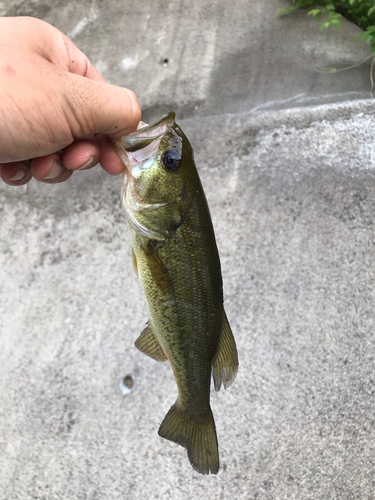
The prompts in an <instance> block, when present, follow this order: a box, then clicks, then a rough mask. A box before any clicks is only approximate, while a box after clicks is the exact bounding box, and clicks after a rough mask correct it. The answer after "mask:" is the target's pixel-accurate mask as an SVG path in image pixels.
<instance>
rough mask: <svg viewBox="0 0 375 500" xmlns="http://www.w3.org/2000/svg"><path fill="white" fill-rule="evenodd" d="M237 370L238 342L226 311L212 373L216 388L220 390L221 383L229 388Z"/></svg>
mask: <svg viewBox="0 0 375 500" xmlns="http://www.w3.org/2000/svg"><path fill="white" fill-rule="evenodd" d="M237 370H238V354H237V348H236V342H235V340H234V337H233V333H232V330H231V329H230V326H229V323H228V319H227V315H226V314H225V311H224V319H223V326H222V329H221V333H220V339H219V345H218V348H217V351H216V354H215V356H214V359H213V360H212V375H213V377H214V385H215V390H216V391H219V390H220V387H221V384H223V385H224V388H225V389H227V388H228V387H229V386H230V385H231V383H232V382H233V380H234V379H235V378H236V375H237Z"/></svg>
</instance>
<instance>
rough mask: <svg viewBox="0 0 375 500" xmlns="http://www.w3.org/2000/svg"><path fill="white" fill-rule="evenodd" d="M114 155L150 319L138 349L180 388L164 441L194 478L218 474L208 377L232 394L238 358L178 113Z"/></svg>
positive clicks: (212, 243) (163, 430)
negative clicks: (165, 368)
mask: <svg viewBox="0 0 375 500" xmlns="http://www.w3.org/2000/svg"><path fill="white" fill-rule="evenodd" d="M117 149H118V151H119V153H120V155H121V157H122V159H123V161H124V163H125V165H126V171H125V174H124V183H123V203H124V207H125V212H126V216H127V219H128V223H129V229H130V234H131V239H132V247H133V262H134V265H135V268H136V271H137V273H138V277H139V279H140V282H141V285H142V288H143V291H144V294H145V297H146V300H147V305H148V309H149V313H150V321H149V322H148V325H147V327H146V328H145V329H144V330H143V332H142V333H141V335H140V336H139V338H138V339H137V341H136V343H135V345H136V346H137V347H138V349H140V350H141V351H142V352H144V353H146V354H148V355H149V356H151V357H152V358H154V359H156V360H158V361H165V360H169V361H170V363H171V366H172V369H173V373H174V376H175V379H176V382H177V387H178V398H177V401H176V403H175V404H174V405H173V406H172V407H171V409H170V410H169V412H168V414H167V415H166V417H165V419H164V421H163V422H162V424H161V426H160V429H159V435H160V436H162V437H164V438H166V439H169V440H171V441H174V442H176V443H178V444H180V445H182V446H184V447H185V448H187V451H188V456H189V459H190V461H191V463H192V466H193V467H194V468H195V469H196V470H197V471H198V472H200V473H202V474H208V473H217V472H218V470H219V453H218V444H217V437H216V430H215V423H214V419H213V416H212V411H211V407H210V385H211V373H212V374H213V378H214V384H215V389H216V390H219V389H220V386H221V385H222V384H223V385H224V387H225V388H226V387H228V386H229V385H230V384H231V383H232V381H233V380H234V378H235V376H236V373H237V368H238V357H237V350H236V345H235V341H234V338H233V335H232V332H231V329H230V326H229V323H228V320H227V318H226V314H225V311H224V307H223V287H222V277H221V269H220V260H219V254H218V250H217V246H216V241H215V235H214V230H213V226H212V222H211V217H210V213H209V209H208V205H207V201H206V197H205V195H204V191H203V188H202V185H201V182H200V179H199V175H198V172H197V170H196V167H195V164H194V159H193V150H192V148H191V146H190V143H189V141H188V139H187V138H186V136H185V135H184V133H183V132H182V130H181V129H180V128H179V126H178V125H177V124H176V123H175V120H174V113H169V114H168V115H165V116H164V117H162V119H161V120H159V121H158V122H156V123H155V124H153V125H150V126H147V127H144V128H141V129H140V130H138V131H137V132H135V133H133V134H131V135H130V136H127V137H125V138H123V139H122V141H121V142H120V143H117Z"/></svg>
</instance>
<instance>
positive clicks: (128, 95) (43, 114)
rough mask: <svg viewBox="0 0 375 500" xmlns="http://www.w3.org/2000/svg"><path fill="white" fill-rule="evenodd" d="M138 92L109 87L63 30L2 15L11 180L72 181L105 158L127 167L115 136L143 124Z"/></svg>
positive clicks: (3, 102)
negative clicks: (72, 178)
mask: <svg viewBox="0 0 375 500" xmlns="http://www.w3.org/2000/svg"><path fill="white" fill-rule="evenodd" d="M140 118H141V110H140V107H139V104H138V101H137V98H136V96H135V94H134V93H133V92H132V91H131V90H128V89H125V88H122V87H117V86H114V85H109V84H108V83H107V82H106V81H105V80H104V78H103V77H102V76H101V75H100V74H99V73H98V71H97V70H96V69H95V68H94V66H93V65H92V64H91V63H90V61H89V60H88V58H87V57H86V56H85V55H84V54H83V53H82V52H81V51H80V50H79V49H78V48H77V47H76V46H75V45H74V44H73V43H72V42H71V41H70V40H69V39H68V38H67V37H66V36H65V35H64V34H63V33H61V32H60V31H59V30H58V29H56V28H54V27H53V26H51V25H49V24H48V23H45V22H44V21H41V20H39V19H34V18H30V17H18V18H10V17H3V18H1V17H0V172H1V179H2V180H3V181H4V182H5V183H6V184H9V185H11V186H20V185H22V184H26V183H27V182H29V181H30V179H31V178H32V177H34V178H35V179H36V180H37V181H41V182H45V183H58V182H63V181H66V180H67V179H68V178H69V177H70V176H71V175H72V174H73V172H74V171H75V170H82V169H87V168H91V167H93V166H95V165H97V164H98V163H99V162H100V164H101V166H102V167H103V169H104V170H105V171H106V172H108V173H109V174H112V175H117V174H119V173H121V172H122V171H123V169H124V168H125V167H124V164H123V163H122V161H121V159H120V158H119V156H118V155H117V153H116V151H115V149H114V147H113V145H112V140H116V139H119V138H120V137H122V136H124V135H127V134H129V133H131V132H133V131H134V130H136V128H137V125H138V124H139V121H140Z"/></svg>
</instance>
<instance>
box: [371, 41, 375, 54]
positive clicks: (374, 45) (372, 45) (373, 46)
mask: <svg viewBox="0 0 375 500" xmlns="http://www.w3.org/2000/svg"><path fill="white" fill-rule="evenodd" d="M371 50H372V51H373V52H375V42H372V44H371Z"/></svg>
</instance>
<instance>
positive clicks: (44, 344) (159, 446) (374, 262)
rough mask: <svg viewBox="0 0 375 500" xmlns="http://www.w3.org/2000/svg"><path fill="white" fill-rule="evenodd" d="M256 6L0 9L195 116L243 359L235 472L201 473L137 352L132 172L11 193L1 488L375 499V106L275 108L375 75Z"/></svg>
mask: <svg viewBox="0 0 375 500" xmlns="http://www.w3.org/2000/svg"><path fill="white" fill-rule="evenodd" d="M248 3H249V2H240V1H238V2H231V3H230V6H229V7H228V5H229V3H227V2H224V1H223V2H216V3H215V4H210V3H208V2H189V4H187V3H186V2H185V3H182V2H178V3H177V2H162V1H158V2H153V3H146V2H130V1H129V2H123V3H121V4H119V3H118V2H116V3H115V2H112V1H106V2H97V3H95V2H81V3H80V4H79V5H77V4H75V3H70V2H66V3H62V2H55V3H53V4H51V3H47V2H44V1H40V2H37V1H34V2H22V1H16V2H12V3H11V4H10V3H9V4H8V3H7V2H2V3H1V2H0V9H1V8H2V9H3V13H4V12H7V13H16V14H26V13H27V14H34V15H37V16H39V17H42V18H44V19H46V20H48V21H49V22H53V23H54V24H55V25H56V26H58V27H59V28H60V29H62V30H63V31H64V32H65V33H70V34H71V36H72V38H73V39H74V40H75V42H76V43H77V44H78V45H79V46H80V48H82V49H83V50H85V51H86V52H87V53H89V55H90V57H91V59H92V60H93V62H94V63H97V64H98V66H99V67H100V69H101V70H102V71H103V73H104V74H105V76H106V77H107V78H108V79H109V80H111V81H112V82H113V83H119V84H123V85H127V86H130V87H132V88H134V89H135V90H136V91H137V92H138V95H139V97H140V100H141V102H142V104H143V106H144V108H145V109H146V117H147V114H148V116H149V117H152V116H153V115H157V114H159V111H162V112H164V111H168V110H169V108H170V106H172V107H174V108H175V109H177V111H178V112H180V116H185V117H187V116H190V118H188V119H184V120H181V119H180V120H179V123H180V125H181V126H182V128H183V129H184V130H185V132H186V133H187V135H188V136H189V138H190V139H191V142H192V144H193V146H194V149H195V153H196V161H197V165H198V168H199V171H200V174H201V177H202V182H203V185H204V187H205V190H206V194H207V198H208V201H209V205H210V208H211V213H212V218H213V222H214V226H215V229H216V234H217V241H218V246H219V250H220V255H221V260H222V268H223V279H224V287H225V298H226V310H227V313H228V317H229V319H230V322H231V325H232V328H233V331H234V333H235V337H236V340H237V344H238V349H239V355H240V371H239V374H238V377H237V379H236V381H235V383H234V384H233V386H232V387H231V388H230V389H229V390H227V391H220V393H218V394H216V393H212V407H213V412H214V415H215V418H216V425H217V432H218V438H219V445H220V454H221V471H220V472H219V474H218V475H217V476H200V475H198V474H197V473H195V472H194V471H193V470H192V469H191V467H190V464H189V462H188V459H187V456H186V452H185V451H184V450H183V449H182V448H181V447H178V446H177V445H174V444H173V443H169V442H167V441H165V440H163V439H161V438H159V437H158V435H157V430H158V426H159V424H160V423H161V421H162V419H163V417H164V415H165V413H166V412H167V411H168V409H169V407H170V405H171V404H172V403H173V402H174V399H175V396H176V386H175V382H174V379H173V374H172V371H171V369H170V366H168V364H166V363H164V364H162V363H156V362H154V361H153V360H151V359H149V358H147V357H146V356H144V355H143V354H141V353H139V352H138V351H137V350H136V349H135V347H134V346H133V341H134V340H135V338H136V337H137V335H138V334H139V332H140V330H141V329H142V327H143V325H144V322H145V321H146V320H147V319H148V318H147V310H146V306H145V301H144V299H143V297H142V294H141V290H140V286H139V284H138V283H137V280H136V277H135V275H134V272H133V270H132V264H131V256H130V241H129V237H128V235H127V229H126V222H125V219H124V216H123V214H122V211H121V207H120V197H119V190H120V179H119V178H111V177H109V176H108V175H106V174H104V173H103V172H102V171H101V170H100V169H99V168H96V169H94V170H92V171H86V172H79V173H77V174H75V175H74V176H73V177H72V178H71V179H69V180H68V181H67V182H65V183H64V184H63V185H55V186H51V185H42V184H38V183H36V182H31V183H30V185H29V189H28V190H27V191H26V192H25V190H24V188H11V187H8V186H4V185H1V186H0V224H1V225H0V230H1V231H0V328H1V335H0V499H1V500H2V499H4V500H5V499H7V500H8V499H21V500H29V499H35V500H44V499H45V500H47V499H48V500H55V499H56V500H57V499H58V500H62V499H64V500H65V499H66V500H75V499H85V500H115V499H168V498H170V499H174V500H180V499H181V500H182V499H183V500H186V499H194V500H196V499H198V500H199V499H208V498H209V499H213V498H215V499H232V498H236V499H237V498H238V499H254V500H255V499H257V500H275V499H283V500H284V499H285V500H292V499H298V500H301V499H302V500H305V499H306V500H309V499H311V500H327V499H330V500H334V499H337V500H373V499H374V498H375V480H374V473H373V472H374V468H375V445H374V442H375V441H374V439H375V421H374V402H375V382H374V380H375V379H374V355H375V345H374V327H375V325H374V303H375V296H374V291H373V290H374V286H373V283H374V282H375V259H374V246H375V238H374V223H373V219H374V212H375V170H374V159H375V148H374V135H375V134H374V126H375V119H374V112H375V104H373V102H372V101H371V100H368V101H365V100H362V101H353V102H352V103H348V102H345V103H341V104H337V103H336V104H332V103H330V104H325V105H323V106H315V107H314V106H311V107H303V108H297V107H295V108H294V109H293V108H292V109H285V110H278V111H276V110H274V111H267V112H263V113H260V112H259V111H261V110H262V109H263V110H264V109H265V108H267V107H274V108H275V109H276V108H278V107H286V106H293V105H295V104H296V103H297V101H298V99H296V98H295V97H296V96H298V95H299V94H304V97H301V99H302V101H303V103H304V104H306V103H308V102H310V103H311V102H313V101H311V100H309V99H313V100H314V102H319V100H324V101H326V100H327V99H331V101H332V102H336V101H338V100H341V99H342V97H343V94H345V95H347V96H348V97H350V96H354V95H357V94H355V93H362V94H363V95H364V94H365V93H366V92H367V93H368V90H369V73H368V71H369V70H368V66H367V67H361V68H357V69H355V70H352V71H351V72H348V73H341V74H340V75H339V76H338V75H336V76H335V75H333V76H332V75H320V74H317V73H314V72H313V70H312V68H313V66H314V65H316V64H319V65H322V66H324V65H332V64H336V63H337V64H338V63H340V64H341V63H342V64H350V63H352V62H355V61H356V60H357V59H360V58H361V57H362V56H364V55H366V50H367V48H364V47H363V45H362V46H361V45H352V44H351V43H350V39H351V37H352V35H353V34H355V33H356V32H357V31H358V30H357V28H355V27H353V26H352V25H350V24H349V23H344V26H343V29H342V30H341V31H332V32H327V33H325V34H323V37H322V35H320V33H319V32H318V31H319V30H318V29H317V25H316V23H315V22H314V21H313V20H311V19H310V18H306V17H305V14H304V13H297V14H296V15H294V16H293V17H289V18H285V19H282V20H278V19H277V18H275V16H274V14H275V11H276V9H277V7H279V6H282V5H286V3H283V2H277V1H271V0H268V1H266V0H264V1H263V2H257V1H254V2H252V3H251V8H250V7H249V5H248ZM209 7H210V8H209ZM12 9H13V10H12ZM183 11H184V12H185V17H182V12H183ZM84 16H86V18H84ZM90 16H91V17H90ZM147 16H149V17H147ZM197 19H198V22H196V21H194V22H193V20H197ZM80 23H81V24H80ZM73 35H74V36H73ZM296 40H297V41H296ZM293 47H294V49H293ZM165 57H167V58H168V59H169V61H170V62H169V63H168V65H167V67H166V68H164V67H163V66H162V65H161V64H160V60H161V59H162V58H165ZM126 58H128V59H126ZM197 59H198V62H197ZM124 61H127V62H124ZM100 65H101V66H100ZM132 65H133V66H132ZM328 94H330V97H329V96H328ZM327 96H328V97H327ZM305 99H306V100H305ZM270 101H276V102H275V103H274V104H269V103H270ZM195 106H198V109H195ZM256 107H258V108H257V109H256ZM257 110H258V113H257V112H256V111H257ZM240 111H241V112H240ZM228 112H230V114H229V113H228ZM225 113H227V114H225ZM212 114H216V115H218V116H216V117H213V116H212ZM127 374H131V375H132V376H133V378H134V381H135V383H134V388H133V391H132V392H131V394H129V395H127V396H124V395H123V394H122V393H121V390H120V387H119V383H120V381H121V379H122V378H123V377H124V376H125V375H127Z"/></svg>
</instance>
